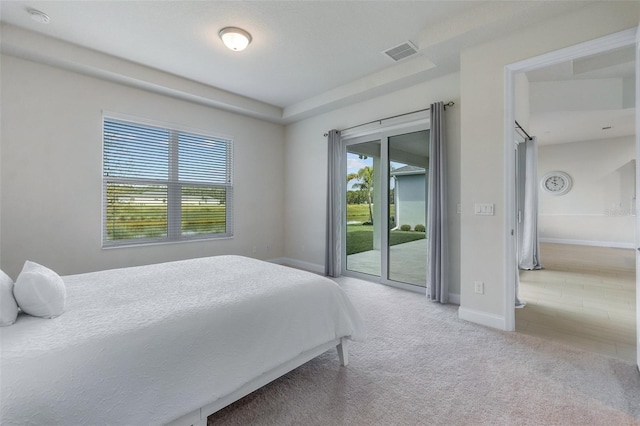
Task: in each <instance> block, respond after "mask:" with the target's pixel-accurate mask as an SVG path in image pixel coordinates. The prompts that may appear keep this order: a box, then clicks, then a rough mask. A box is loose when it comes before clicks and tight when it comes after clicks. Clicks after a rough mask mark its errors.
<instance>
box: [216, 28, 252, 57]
mask: <svg viewBox="0 0 640 426" xmlns="http://www.w3.org/2000/svg"><path fill="white" fill-rule="evenodd" d="M218 35H219V36H220V38H221V39H222V42H223V43H224V44H225V46H227V47H228V48H229V49H231V50H233V51H235V52H239V51H241V50H244V49H245V48H246V47H247V46H248V45H249V43H251V40H252V39H251V34H249V33H248V32H246V31H245V30H243V29H242V28H236V27H226V28H223V29H221V30H220V32H219V33H218Z"/></svg>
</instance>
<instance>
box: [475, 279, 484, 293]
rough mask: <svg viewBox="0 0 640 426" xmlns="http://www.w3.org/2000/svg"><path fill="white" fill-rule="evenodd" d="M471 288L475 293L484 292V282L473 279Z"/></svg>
mask: <svg viewBox="0 0 640 426" xmlns="http://www.w3.org/2000/svg"><path fill="white" fill-rule="evenodd" d="M473 290H474V291H475V292H476V293H477V294H484V283H483V282H482V281H474V282H473Z"/></svg>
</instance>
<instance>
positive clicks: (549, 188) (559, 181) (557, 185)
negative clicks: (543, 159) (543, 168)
mask: <svg viewBox="0 0 640 426" xmlns="http://www.w3.org/2000/svg"><path fill="white" fill-rule="evenodd" d="M571 184H572V181H571V176H569V175H568V174H566V173H565V172H560V171H554V172H549V173H547V174H545V175H544V176H542V179H541V180H540V187H541V188H542V189H543V190H544V191H545V192H546V193H548V194H551V195H564V194H566V193H567V192H569V190H570V189H571Z"/></svg>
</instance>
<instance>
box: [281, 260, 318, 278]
mask: <svg viewBox="0 0 640 426" xmlns="http://www.w3.org/2000/svg"><path fill="white" fill-rule="evenodd" d="M269 262H272V263H277V264H279V265H287V266H293V267H294V268H298V269H304V270H305V271H309V272H313V273H316V274H322V275H324V265H318V264H317V263H311V262H304V261H302V260H298V259H292V258H290V257H279V258H277V259H269Z"/></svg>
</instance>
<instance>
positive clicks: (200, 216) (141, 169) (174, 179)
mask: <svg viewBox="0 0 640 426" xmlns="http://www.w3.org/2000/svg"><path fill="white" fill-rule="evenodd" d="M103 126H104V127H103V192H104V194H103V206H102V207H103V208H102V210H103V225H102V232H103V246H104V247H114V246H123V245H130V244H145V243H157V242H173V241H185V240H193V239H203V238H221V237H231V236H232V235H233V221H232V212H233V208H232V200H233V184H232V153H233V146H232V140H231V139H227V138H221V137H217V136H211V135H204V134H196V133H191V132H185V131H182V130H175V129H170V128H165V127H159V126H155V125H154V126H151V125H146V124H140V123H134V122H130V121H126V120H120V119H114V118H108V117H105V118H104V123H103Z"/></svg>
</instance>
